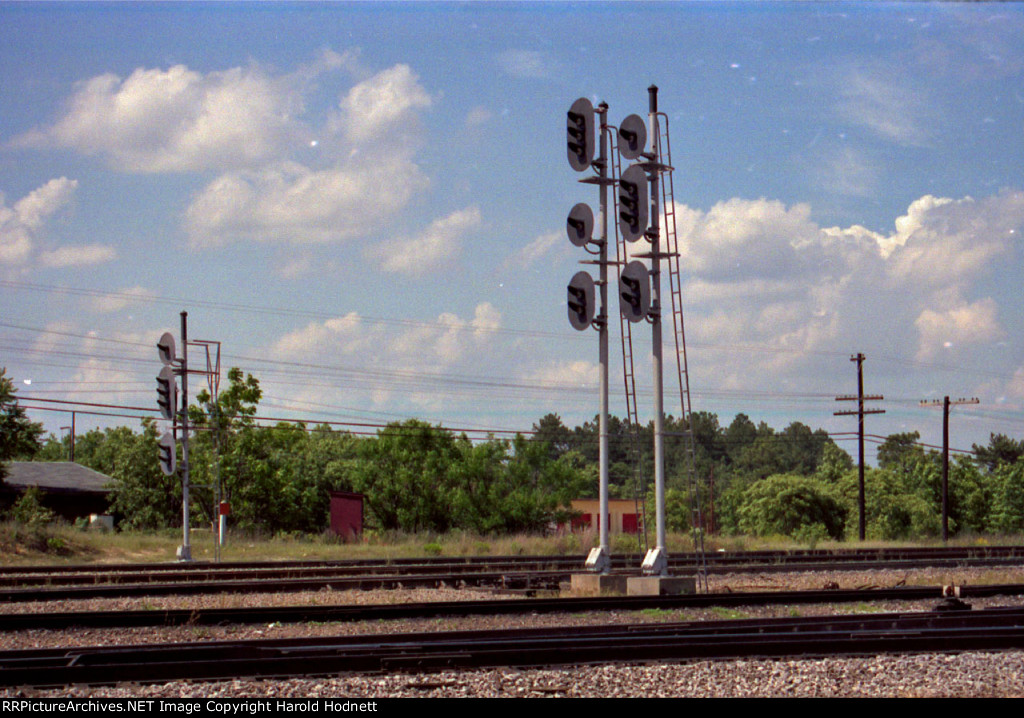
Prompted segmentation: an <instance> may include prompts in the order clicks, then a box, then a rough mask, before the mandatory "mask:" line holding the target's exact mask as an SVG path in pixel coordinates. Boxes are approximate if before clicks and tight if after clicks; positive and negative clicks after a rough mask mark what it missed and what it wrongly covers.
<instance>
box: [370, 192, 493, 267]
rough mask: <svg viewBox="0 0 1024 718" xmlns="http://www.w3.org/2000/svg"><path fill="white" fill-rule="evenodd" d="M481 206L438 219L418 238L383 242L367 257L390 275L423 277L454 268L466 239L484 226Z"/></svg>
mask: <svg viewBox="0 0 1024 718" xmlns="http://www.w3.org/2000/svg"><path fill="white" fill-rule="evenodd" d="M481 221H482V220H481V216H480V210H479V209H478V208H477V207H467V208H466V209H462V210H458V211H456V212H452V213H451V214H450V215H448V216H447V217H442V218H441V219H437V220H434V221H433V222H431V224H430V226H429V227H427V228H426V230H425V231H424V232H423V233H422V234H420V235H419V236H417V237H412V238H409V239H395V240H388V241H385V242H381V243H380V244H379V245H377V246H376V247H372V248H368V249H367V250H366V252H365V253H364V254H365V256H367V257H370V258H373V259H376V260H377V261H378V262H379V263H380V266H381V268H382V269H383V270H384V271H386V272H393V273H397V274H406V275H421V274H425V273H428V272H431V271H436V270H438V269H440V268H443V267H446V266H449V265H451V264H452V263H453V262H454V261H455V260H456V259H457V258H458V256H459V253H460V250H461V247H462V241H463V238H464V237H466V235H468V234H469V233H471V232H473V231H474V230H476V229H477V228H478V227H479V226H480V224H481Z"/></svg>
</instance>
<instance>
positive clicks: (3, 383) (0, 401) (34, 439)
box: [0, 367, 43, 481]
mask: <svg viewBox="0 0 1024 718" xmlns="http://www.w3.org/2000/svg"><path fill="white" fill-rule="evenodd" d="M17 391H18V390H17V389H15V388H14V382H12V381H11V380H10V379H9V378H8V377H7V369H6V367H4V368H0V481H3V479H4V477H6V476H7V469H6V467H5V464H6V463H7V462H8V461H10V460H11V459H15V458H32V457H33V456H34V455H35V454H36V453H37V452H38V451H39V449H40V448H41V445H42V441H41V439H42V435H43V426H42V424H38V423H35V422H32V421H29V420H28V417H27V416H26V415H25V409H24V408H22V407H21V406H18V400H17V397H15V394H16V393H17Z"/></svg>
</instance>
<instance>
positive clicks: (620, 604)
mask: <svg viewBox="0 0 1024 718" xmlns="http://www.w3.org/2000/svg"><path fill="white" fill-rule="evenodd" d="M960 595H961V597H963V598H990V597H994V596H1021V595H1024V584H1010V585H987V586H986V585H977V586H962V587H960ZM941 599H942V587H940V586H897V587H893V588H872V589H856V590H840V589H826V590H818V591H806V590H805V591H760V592H743V593H702V594H688V595H680V596H600V597H589V598H531V599H510V600H499V601H493V600H475V601H436V602H425V603H404V604H371V605H331V606H325V605H317V606H249V607H241V608H209V609H206V608H200V609H163V610H130V611H72V612H43V613H5V614H0V631H21V630H30V629H36V630H38V629H48V630H65V629H69V628H112V627H143V626H149V627H154V626H176V625H229V624H256V623H276V622H280V623H302V622H318V623H331V622H351V621H371V620H373V621H377V620H399V619H416V618H442V617H461V616H493V615H515V614H522V613H531V614H542V613H543V614H551V613H581V612H600V611H641V610H650V609H658V610H685V609H696V608H708V607H713V606H720V607H738V606H765V605H804V604H822V603H860V602H872V601H927V600H934V601H939V600H941Z"/></svg>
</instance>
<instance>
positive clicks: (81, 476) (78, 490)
mask: <svg viewBox="0 0 1024 718" xmlns="http://www.w3.org/2000/svg"><path fill="white" fill-rule="evenodd" d="M6 468H7V477H6V478H5V479H4V481H3V485H2V486H0V493H2V494H3V503H4V504H5V505H10V504H12V503H14V502H15V501H17V500H18V497H19V496H20V495H21V494H22V493H23V492H24V491H25V489H27V488H29V487H30V486H35V487H38V489H39V491H40V492H41V493H42V494H43V496H42V504H43V505H44V506H46V507H48V508H50V509H52V510H53V511H54V512H55V513H56V514H57V515H58V516H61V517H63V518H65V519H67V520H68V521H74V520H75V519H77V518H80V517H83V516H85V517H87V516H89V515H90V514H106V513H109V510H110V488H111V486H113V484H114V479H112V478H111V477H109V476H107V475H106V474H101V473H100V472H98V471H93V470H92V469H90V468H87V467H85V466H82V465H81V464H73V463H71V462H70V461H11V462H9V463H7V464H6Z"/></svg>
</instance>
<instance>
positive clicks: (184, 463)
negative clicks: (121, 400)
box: [156, 312, 192, 561]
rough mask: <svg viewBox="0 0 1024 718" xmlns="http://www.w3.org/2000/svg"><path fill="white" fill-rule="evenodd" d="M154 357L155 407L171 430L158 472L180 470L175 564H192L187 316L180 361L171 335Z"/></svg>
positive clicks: (164, 438) (166, 435) (170, 473)
mask: <svg viewBox="0 0 1024 718" xmlns="http://www.w3.org/2000/svg"><path fill="white" fill-rule="evenodd" d="M156 348H157V355H158V356H159V357H160V361H161V362H162V363H163V365H164V368H163V369H161V370H160V374H158V375H157V378H156V384H157V389H156V391H157V405H158V406H159V407H160V415H161V416H163V418H165V419H170V421H171V430H170V431H167V432H164V434H163V436H162V437H160V444H159V452H160V454H159V455H160V469H161V470H162V471H163V472H164V474H165V475H167V476H173V475H174V474H175V473H176V472H177V470H178V469H179V468H180V469H181V520H182V525H181V532H182V539H181V546H179V547H178V552H177V554H178V560H179V561H191V560H192V546H191V543H190V541H189V533H190V527H189V474H188V469H189V466H188V313H187V312H182V313H181V357H180V358H179V357H178V356H177V353H176V351H175V348H176V347H175V341H174V335H173V334H171V333H170V332H164V334H163V336H161V337H160V341H158V342H157V344H156ZM179 376H180V377H181V409H180V411H179V409H178V385H177V377H179ZM179 422H180V425H181V455H182V459H181V464H180V465H178V463H177V453H178V448H177V444H178V439H177V434H178V425H179Z"/></svg>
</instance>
